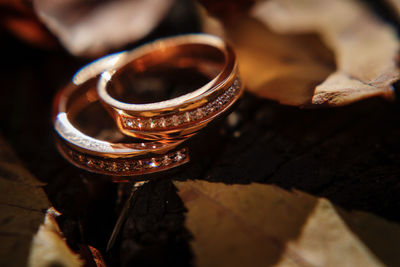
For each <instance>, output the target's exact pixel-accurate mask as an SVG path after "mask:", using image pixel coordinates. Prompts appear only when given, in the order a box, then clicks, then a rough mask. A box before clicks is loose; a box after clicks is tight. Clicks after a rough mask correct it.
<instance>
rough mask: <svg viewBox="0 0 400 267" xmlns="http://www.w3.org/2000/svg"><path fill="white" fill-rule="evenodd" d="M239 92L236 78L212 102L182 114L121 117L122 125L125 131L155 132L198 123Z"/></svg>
mask: <svg viewBox="0 0 400 267" xmlns="http://www.w3.org/2000/svg"><path fill="white" fill-rule="evenodd" d="M239 90H240V80H239V78H237V79H236V80H235V81H234V82H233V84H232V85H231V86H230V88H229V89H228V90H226V91H225V92H224V93H223V94H222V95H220V96H219V97H218V98H216V99H215V100H214V101H212V102H210V103H208V104H206V105H204V106H202V107H199V108H196V109H194V110H191V111H187V112H184V113H180V114H176V115H172V116H165V117H154V118H128V117H123V118H122V123H123V126H124V128H126V129H134V130H153V129H154V130H157V129H163V128H167V127H176V126H180V125H183V124H186V123H189V122H193V121H198V120H201V119H203V118H205V117H208V116H210V115H212V114H214V113H216V112H217V111H218V110H221V109H222V108H223V107H224V106H226V105H227V104H228V103H230V102H231V100H232V99H233V98H234V96H235V95H236V94H237V93H238V91H239Z"/></svg>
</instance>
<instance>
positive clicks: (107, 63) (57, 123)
mask: <svg viewBox="0 0 400 267" xmlns="http://www.w3.org/2000/svg"><path fill="white" fill-rule="evenodd" d="M124 55H125V53H119V54H115V55H111V56H108V57H105V58H102V59H100V60H98V61H96V62H94V63H92V64H90V65H88V66H86V67H84V68H83V69H82V70H81V71H79V72H78V73H77V74H76V75H75V76H74V79H73V83H71V84H69V85H68V86H66V87H65V88H64V89H62V90H61V91H60V92H59V93H58V94H57V96H56V98H55V101H54V109H53V123H54V128H55V130H56V132H57V133H58V135H59V136H60V137H61V138H58V139H57V147H58V149H59V151H60V152H61V154H62V155H63V156H64V157H65V158H66V159H67V160H68V161H70V162H71V163H72V164H74V165H76V166H78V167H80V168H83V169H86V170H88V171H92V172H97V173H102V174H108V175H117V176H132V175H140V174H146V173H152V172H158V171H161V170H166V169H170V168H173V167H176V166H179V165H182V164H184V163H185V162H187V161H188V160H189V155H188V150H187V148H184V147H182V146H180V145H181V143H182V142H183V141H185V139H183V138H181V139H178V138H177V139H175V140H158V141H151V142H144V141H143V140H137V141H136V142H129V143H123V142H115V141H107V140H108V139H111V137H112V136H114V135H118V133H119V131H118V129H114V130H113V129H107V130H108V132H107V131H105V132H106V133H108V134H107V135H106V136H105V138H104V139H105V140H100V139H99V138H96V137H93V136H90V135H89V134H86V133H85V132H84V131H83V130H80V129H78V126H77V124H78V123H77V121H76V118H77V116H78V115H79V114H80V113H82V111H83V110H84V109H85V108H87V107H89V106H91V105H93V104H99V101H98V100H99V99H98V95H97V93H96V84H97V79H96V77H97V75H98V74H99V73H101V72H102V71H104V70H106V69H109V68H110V67H113V66H116V62H117V61H118V59H120V58H121V57H124ZM95 119H96V120H98V121H99V118H98V117H95ZM86 130H87V131H89V132H90V129H86ZM114 139H115V138H114Z"/></svg>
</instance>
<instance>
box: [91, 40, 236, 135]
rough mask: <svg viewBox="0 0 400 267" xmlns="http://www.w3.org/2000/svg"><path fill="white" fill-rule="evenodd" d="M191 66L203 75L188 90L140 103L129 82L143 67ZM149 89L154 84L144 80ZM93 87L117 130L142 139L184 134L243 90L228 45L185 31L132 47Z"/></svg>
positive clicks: (152, 70) (143, 72) (138, 77)
mask: <svg viewBox="0 0 400 267" xmlns="http://www.w3.org/2000/svg"><path fill="white" fill-rule="evenodd" d="M171 69H176V70H182V69H185V70H192V71H195V72H197V73H200V74H201V75H203V76H204V77H206V81H205V84H204V83H203V84H201V85H199V87H196V88H194V90H193V91H191V92H185V94H180V95H179V96H177V97H171V98H167V99H164V100H162V101H158V102H153V101H154V100H153V101H150V103H149V102H147V103H140V102H139V101H137V98H135V96H133V97H131V98H130V99H129V100H130V101H125V99H126V97H125V98H124V95H126V93H134V92H135V90H136V89H137V87H136V85H135V82H138V81H141V80H143V77H146V75H147V74H148V73H153V74H154V73H155V75H156V76H157V74H160V73H161V74H163V72H164V73H165V72H166V73H168V71H170V70H171ZM148 87H149V90H152V89H154V87H157V85H156V84H155V85H154V84H153V85H152V84H150V85H149V86H148ZM97 92H98V95H99V97H100V100H101V102H102V104H103V105H104V107H105V108H106V109H107V110H108V111H109V113H110V114H111V115H112V117H113V118H114V120H115V121H116V124H117V126H118V128H119V129H120V131H121V132H123V133H124V134H126V135H129V136H133V137H137V138H142V139H147V140H158V139H164V140H167V139H176V138H187V137H190V136H192V135H193V134H195V133H196V132H197V131H199V130H200V129H201V128H203V127H205V126H206V125H207V124H208V123H210V122H211V121H212V120H213V119H215V118H216V117H218V116H220V115H221V114H223V113H224V112H225V111H226V110H227V109H228V108H229V107H230V106H232V105H233V104H234V103H235V102H236V101H237V100H238V99H239V97H240V96H241V94H242V93H243V86H242V85H241V82H240V78H239V73H238V67H237V63H236V57H235V54H234V51H233V49H232V47H231V46H230V45H229V44H227V43H226V42H225V41H224V40H222V39H221V38H219V37H216V36H212V35H208V34H191V35H182V36H177V37H170V38H165V39H160V40H157V41H155V42H152V43H149V44H145V45H143V46H141V47H139V48H136V49H134V50H132V51H130V52H128V53H127V54H125V55H124V57H123V58H119V59H118V65H117V66H114V68H113V69H110V70H107V71H105V72H103V73H102V75H101V77H100V79H99V83H98V86H97Z"/></svg>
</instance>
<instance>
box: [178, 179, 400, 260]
mask: <svg viewBox="0 0 400 267" xmlns="http://www.w3.org/2000/svg"><path fill="white" fill-rule="evenodd" d="M175 185H176V186H177V188H178V189H179V195H180V196H181V198H182V200H183V201H184V203H185V206H186V208H187V209H188V212H187V214H186V223H185V224H186V227H187V228H188V229H189V231H190V232H191V233H192V234H193V241H192V242H191V245H192V249H193V251H194V254H195V260H196V263H197V266H230V267H232V266H384V265H388V266H398V265H399V264H400V256H399V255H398V244H399V242H400V226H399V225H396V224H393V223H390V222H387V221H385V220H383V219H381V218H378V217H376V216H374V215H372V214H368V213H364V212H345V211H342V210H340V209H338V208H337V207H335V206H334V205H332V204H331V203H330V202H329V200H327V199H324V198H316V197H313V196H310V195H308V194H305V193H302V192H299V191H294V192H288V191H285V190H282V189H280V188H278V187H276V186H271V185H262V184H249V185H226V184H222V183H209V182H205V181H186V182H175Z"/></svg>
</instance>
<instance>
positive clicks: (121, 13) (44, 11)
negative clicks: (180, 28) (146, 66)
mask: <svg viewBox="0 0 400 267" xmlns="http://www.w3.org/2000/svg"><path fill="white" fill-rule="evenodd" d="M172 3H173V0H127V1H124V0H118V1H111V0H108V1H94V2H90V3H88V2H87V1H80V0H68V1H65V0H58V1H54V0H34V1H33V4H34V8H35V11H36V13H37V14H38V16H39V18H40V19H41V20H42V21H43V22H44V24H45V25H46V26H47V27H48V28H49V29H50V30H51V31H52V32H53V33H54V34H55V35H56V36H57V37H58V38H59V39H60V41H61V43H62V44H63V45H64V46H65V47H66V48H67V50H68V51H69V52H71V53H72V54H73V55H77V56H96V55H100V54H103V53H105V52H107V51H109V50H111V49H116V48H118V47H120V46H123V45H126V44H127V43H129V42H134V41H137V40H139V39H141V38H143V37H144V36H145V35H147V34H148V33H150V32H151V31H152V30H153V29H154V28H155V26H157V25H158V23H159V22H160V21H161V20H162V18H163V17H164V15H165V14H166V13H167V12H168V10H169V8H170V7H171V5H172Z"/></svg>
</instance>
